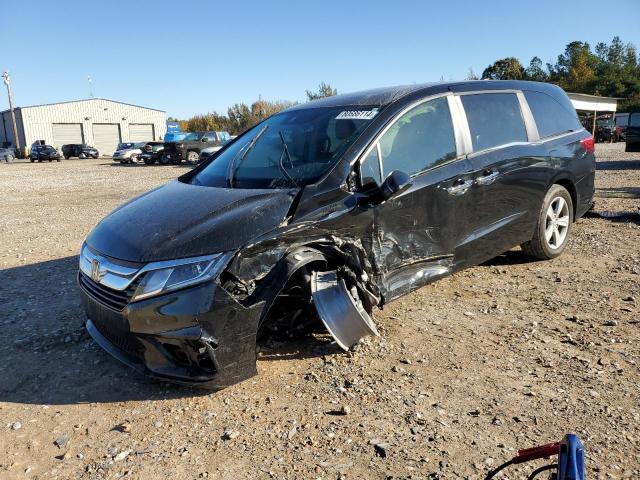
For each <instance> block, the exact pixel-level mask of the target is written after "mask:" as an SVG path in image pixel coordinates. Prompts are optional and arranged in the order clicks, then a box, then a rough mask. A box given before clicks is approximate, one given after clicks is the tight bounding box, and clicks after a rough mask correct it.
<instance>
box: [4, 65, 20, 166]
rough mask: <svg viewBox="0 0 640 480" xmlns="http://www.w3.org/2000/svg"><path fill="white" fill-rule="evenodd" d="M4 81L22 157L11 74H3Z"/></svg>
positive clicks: (14, 132)
mask: <svg viewBox="0 0 640 480" xmlns="http://www.w3.org/2000/svg"><path fill="white" fill-rule="evenodd" d="M2 79H3V80H4V84H5V85H6V86H7V93H8V95H9V110H10V111H11V121H12V122H13V138H14V139H15V141H16V149H17V150H18V153H19V154H20V155H22V152H20V138H19V137H18V127H17V125H16V113H15V112H14V111H13V94H12V93H11V76H10V75H9V72H6V71H5V72H2ZM20 158H22V157H20Z"/></svg>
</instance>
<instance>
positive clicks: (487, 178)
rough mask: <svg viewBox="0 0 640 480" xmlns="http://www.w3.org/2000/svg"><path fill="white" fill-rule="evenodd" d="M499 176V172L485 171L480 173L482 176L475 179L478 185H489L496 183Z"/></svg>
mask: <svg viewBox="0 0 640 480" xmlns="http://www.w3.org/2000/svg"><path fill="white" fill-rule="evenodd" d="M499 176H500V172H497V171H495V170H485V171H484V172H482V176H480V177H478V178H477V179H476V183H477V184H478V185H491V184H492V183H493V182H495V181H496V178H498V177H499Z"/></svg>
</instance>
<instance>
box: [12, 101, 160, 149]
mask: <svg viewBox="0 0 640 480" xmlns="http://www.w3.org/2000/svg"><path fill="white" fill-rule="evenodd" d="M21 110H22V115H23V119H22V123H23V125H24V130H25V143H26V145H27V146H31V144H32V143H33V142H34V141H36V140H45V141H46V142H47V143H52V142H53V141H54V139H53V127H52V125H53V124H54V123H81V124H82V131H83V133H84V140H85V143H88V144H90V145H91V144H93V143H94V137H93V128H92V127H93V124H94V123H117V124H119V125H120V132H121V135H122V141H123V142H127V141H129V123H151V124H153V126H154V128H153V129H154V132H155V135H156V136H157V137H164V134H165V132H166V130H167V124H166V119H167V117H166V113H165V112H161V111H159V110H152V109H149V108H144V107H138V106H135V105H128V104H125V103H119V102H114V101H111V100H105V99H101V98H93V99H89V100H81V101H77V102H66V103H56V104H52V105H41V106H33V107H23V108H22V109H21ZM7 119H10V117H9V116H8V114H7ZM1 129H2V126H1V125H0V130H1ZM158 139H159V138H155V139H153V140H158ZM149 140H152V139H149ZM54 146H55V147H60V145H54ZM100 153H101V154H102V153H103V152H100ZM104 153H105V154H109V155H110V154H111V153H113V152H104Z"/></svg>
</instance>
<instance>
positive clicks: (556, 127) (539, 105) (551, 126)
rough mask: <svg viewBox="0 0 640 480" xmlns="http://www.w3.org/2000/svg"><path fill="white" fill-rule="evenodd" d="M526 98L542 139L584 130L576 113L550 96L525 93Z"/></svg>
mask: <svg viewBox="0 0 640 480" xmlns="http://www.w3.org/2000/svg"><path fill="white" fill-rule="evenodd" d="M524 96H525V98H526V99H527V103H528V104H529V108H530V109H531V113H532V114H533V118H534V119H535V121H536V125H537V126H538V133H539V134H540V138H544V137H550V136H552V135H559V134H561V133H565V132H570V131H575V130H580V129H581V128H582V125H580V122H579V120H578V116H577V115H576V112H575V111H573V112H571V111H569V110H567V109H566V108H565V107H564V106H562V105H561V104H560V103H558V101H557V100H555V99H554V98H553V97H551V96H550V95H547V94H546V93H542V92H532V91H525V92H524Z"/></svg>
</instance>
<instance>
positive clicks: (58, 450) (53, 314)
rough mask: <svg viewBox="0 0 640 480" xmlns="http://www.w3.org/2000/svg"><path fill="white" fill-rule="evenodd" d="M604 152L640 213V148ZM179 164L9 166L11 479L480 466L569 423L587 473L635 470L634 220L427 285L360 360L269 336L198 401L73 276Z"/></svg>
mask: <svg viewBox="0 0 640 480" xmlns="http://www.w3.org/2000/svg"><path fill="white" fill-rule="evenodd" d="M597 154H598V159H599V165H598V168H599V170H598V173H597V187H598V192H597V199H596V200H597V202H598V203H597V209H598V210H611V211H616V212H620V211H630V210H637V209H638V207H639V206H640V154H625V153H624V152H623V149H622V145H598V147H597ZM182 171H184V170H183V169H181V168H180V167H144V166H131V167H128V166H120V165H112V164H109V162H108V160H104V159H101V160H83V161H67V162H64V161H63V162H62V163H59V164H58V163H53V164H29V163H17V164H13V165H0V193H1V196H2V204H1V205H0V245H1V246H2V247H1V249H0V339H1V340H2V342H1V343H0V432H1V433H0V478H2V479H14V478H52V479H53V478H60V479H67V478H74V479H75V478H80V479H90V478H91V479H93V478H96V479H97V478H100V479H102V478H109V479H113V478H122V477H126V478H140V479H151V478H154V479H155V478H161V479H165V478H166V479H169V478H171V479H194V478H301V479H302V478H347V479H348V478H380V479H382V478H394V479H397V478H413V479H419V478H463V477H464V478H481V477H482V473H483V472H486V471H487V470H488V469H490V467H491V466H496V465H497V464H498V463H500V462H501V461H503V460H507V459H508V458H510V457H511V456H512V455H513V454H514V452H515V450H516V449H518V448H524V447H529V446H533V445H536V444H541V443H547V442H550V441H554V440H558V439H560V438H561V437H562V435H563V434H564V433H565V432H568V431H574V432H576V433H578V435H579V436H580V437H581V438H582V440H583V441H584V442H585V444H586V452H587V453H586V457H587V458H586V462H587V474H588V477H589V478H639V477H640V395H639V385H640V371H639V365H638V362H640V342H639V340H640V220H638V218H637V217H636V219H635V220H634V219H624V220H623V219H603V218H593V217H590V218H585V219H582V220H580V221H579V222H578V223H577V224H576V225H575V228H574V230H573V236H572V239H571V244H570V246H569V248H568V250H567V251H566V252H565V253H564V254H563V255H562V256H561V257H560V258H558V259H556V260H554V261H551V262H530V261H527V260H526V259H525V258H524V257H523V256H522V255H521V254H520V252H519V250H518V249H514V250H513V251H511V252H508V253H507V254H505V255H502V256H500V257H498V258H496V259H495V260H493V261H491V262H489V263H487V264H485V265H482V266H478V267H476V268H473V269H470V270H467V271H465V272H462V273H459V274H456V275H454V276H452V277H450V278H447V279H445V280H442V281H439V282H437V283H435V284H432V285H429V286H427V287H425V288H422V289H421V290H419V291H417V292H414V293H413V294H411V295H409V296H407V297H405V298H403V299H401V300H398V301H397V302H395V303H392V304H390V305H388V306H387V307H386V308H385V309H384V310H383V311H380V312H377V313H376V317H375V318H376V321H377V323H378V325H379V327H380V330H381V332H382V336H381V337H380V338H376V339H374V340H371V341H370V342H367V343H366V344H364V345H362V346H361V347H360V348H358V349H357V350H356V351H355V352H353V353H349V354H345V353H341V352H340V351H338V350H337V348H336V347H335V346H333V345H332V344H331V343H330V342H328V340H327V339H326V338H324V337H319V338H303V339H298V340H296V341H292V342H284V343H277V342H268V343H267V344H265V345H262V346H261V353H260V361H259V362H258V370H259V376H257V377H255V378H253V379H251V380H248V381H246V382H244V383H241V384H239V385H236V386H234V387H232V388H229V389H227V390H224V391H222V392H218V393H215V394H203V393H202V392H198V391H192V390H190V389H185V388H180V387H176V386H173V385H167V384H162V383H156V382H153V381H151V380H149V379H147V378H145V377H142V376H140V375H138V374H136V373H134V372H133V371H131V370H130V369H128V368H126V367H124V366H121V365H120V364H119V363H118V362H117V361H115V360H113V359H112V358H111V357H110V356H108V355H107V354H106V353H104V352H102V351H101V350H100V349H99V347H97V346H96V345H95V344H94V343H93V341H91V340H90V339H89V338H87V336H86V334H85V333H84V330H83V321H84V318H83V313H82V311H81V309H80V308H79V299H78V293H77V287H76V284H75V275H76V270H77V253H78V251H79V249H80V246H81V243H82V240H83V239H84V237H85V236H86V235H87V233H88V232H89V231H90V230H91V228H92V227H93V226H94V225H95V224H96V223H97V222H98V221H99V220H100V219H101V218H102V217H103V216H104V215H105V214H107V213H108V212H109V211H110V210H111V209H113V208H114V207H115V206H117V205H118V204H120V203H122V202H123V201H125V200H126V199H128V198H130V197H132V196H134V195H136V194H138V193H140V192H143V191H145V190H148V189H150V188H151V187H154V186H156V185H159V184H161V183H163V182H165V181H167V180H169V179H171V178H173V177H175V176H177V175H178V174H179V173H180V172H182ZM335 413H342V414H335ZM123 422H127V423H128V424H129V425H130V431H129V432H122V431H119V430H118V429H117V428H115V427H117V426H118V425H119V424H122V423H123ZM128 429H129V428H127V430H128ZM225 432H226V434H225ZM536 465H540V464H536ZM532 468H533V466H525V467H521V468H520V469H519V470H518V469H513V470H511V471H510V472H509V473H508V478H512V479H515V478H526V475H525V474H526V472H530V471H531V470H532ZM503 478H506V477H503Z"/></svg>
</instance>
